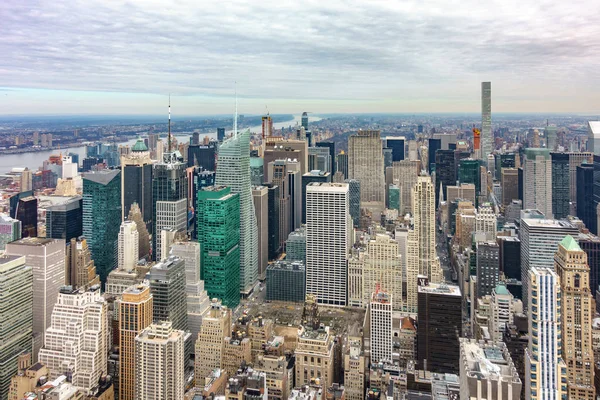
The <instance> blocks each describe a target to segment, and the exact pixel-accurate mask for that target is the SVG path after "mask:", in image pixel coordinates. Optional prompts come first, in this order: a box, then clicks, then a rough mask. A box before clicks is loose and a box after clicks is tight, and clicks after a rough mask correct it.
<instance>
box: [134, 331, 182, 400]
mask: <svg viewBox="0 0 600 400" xmlns="http://www.w3.org/2000/svg"><path fill="white" fill-rule="evenodd" d="M135 354H136V360H137V362H136V366H135V367H136V379H135V389H136V390H135V392H136V399H145V400H146V399H148V400H159V399H183V395H184V391H185V375H184V332H182V331H180V330H175V329H173V326H172V324H171V322H170V321H162V322H160V323H155V324H152V325H150V326H149V327H147V328H146V329H144V330H143V331H142V332H141V333H140V334H139V335H138V336H137V337H136V338H135Z"/></svg>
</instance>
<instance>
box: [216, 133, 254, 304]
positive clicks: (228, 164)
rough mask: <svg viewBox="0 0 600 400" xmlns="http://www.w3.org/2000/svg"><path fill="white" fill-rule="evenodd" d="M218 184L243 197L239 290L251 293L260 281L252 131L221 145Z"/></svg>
mask: <svg viewBox="0 0 600 400" xmlns="http://www.w3.org/2000/svg"><path fill="white" fill-rule="evenodd" d="M215 184H216V185H217V186H228V187H230V188H231V193H237V194H239V197H240V291H241V292H242V293H249V292H250V291H251V290H252V288H253V286H254V284H255V283H256V281H257V280H258V228H257V224H256V214H255V213H254V203H253V201H252V184H251V182H250V131H245V132H243V133H235V134H234V135H233V136H231V137H230V138H229V139H227V140H225V141H224V142H223V144H222V145H221V146H220V147H219V155H218V162H217V177H216V179H215Z"/></svg>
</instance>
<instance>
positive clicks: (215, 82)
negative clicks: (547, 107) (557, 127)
mask: <svg viewBox="0 0 600 400" xmlns="http://www.w3.org/2000/svg"><path fill="white" fill-rule="evenodd" d="M255 3H256V4H255ZM452 3H453V4H452ZM598 13H599V11H598V6H597V2H596V0H585V1H579V2H571V3H569V4H567V3H564V2H559V1H527V2H523V1H516V0H505V1H496V0H494V1H487V2H480V1H476V0H466V1H457V2H448V1H446V0H433V1H428V2H421V1H418V0H408V1H402V2H400V1H397V2H396V1H381V2H378V1H372V2H364V1H337V0H328V1H320V2H319V1H303V2H299V1H298V2H277V1H271V0H268V1H261V2H247V1H237V0H236V1H228V2H219V1H200V2H197V1H178V2H172V3H165V2H163V1H157V0H156V1H155V0H132V1H127V2H121V1H104V0H79V1H64V0H55V1H49V0H38V1H22V0H4V1H3V2H2V3H1V4H0V20H1V21H2V24H0V54H2V57H1V58H0V86H3V87H21V88H34V89H58V90H74V91H78V90H85V91H104V92H125V93H150V94H165V93H168V92H172V93H174V94H176V95H181V96H205V97H215V98H218V97H223V96H230V95H231V92H232V86H233V81H236V80H237V81H238V82H239V85H240V88H241V89H242V90H241V91H240V92H241V95H242V96H247V98H248V103H252V101H251V99H252V98H259V99H271V100H273V101H277V100H281V101H287V102H290V101H292V102H293V100H294V99H296V100H298V101H309V100H314V101H318V99H322V100H331V101H335V100H339V101H346V100H359V101H360V100H364V101H365V102H369V101H376V102H379V103H380V104H381V107H383V108H385V107H387V106H390V107H395V106H394V104H396V105H398V106H401V105H402V104H404V103H402V102H403V101H411V99H420V100H427V99H435V101H436V102H438V101H440V100H441V101H444V100H447V101H448V102H459V103H460V102H463V103H464V104H465V105H466V107H471V105H472V104H476V103H477V101H478V96H477V95H475V96H473V94H474V93H476V92H477V91H478V88H479V81H481V80H488V79H489V80H492V81H493V82H494V89H495V90H496V88H497V89H498V90H499V95H500V97H502V95H504V96H505V98H508V97H512V96H515V95H516V96H518V95H519V94H522V95H523V98H529V97H530V96H529V95H530V94H531V91H542V92H544V91H552V90H553V91H554V92H560V91H561V87H563V86H565V85H567V86H571V87H581V88H582V89H585V88H588V89H589V88H593V87H598V84H600V76H599V74H600V73H599V72H598V71H600V26H599V25H598V24H597V23H596V21H597V20H598ZM469 85H470V86H469ZM503 91H504V92H505V93H503ZM590 96H591V97H589V98H588V99H587V100H586V102H587V103H588V104H589V102H590V101H592V102H593V101H596V100H599V97H598V94H595V93H593V94H590ZM594 96H595V97H594ZM570 101H571V100H567V103H569V102H570ZM560 102H561V100H560V99H557V108H560ZM386 105H387V106H386ZM591 106H592V107H591V108H588V109H594V107H595V109H597V108H598V106H599V104H592V105H591ZM324 111H328V110H324ZM335 111H339V110H335ZM349 111H357V110H349ZM383 111H391V110H388V109H385V110H383ZM426 111H429V110H426ZM440 111H443V110H440Z"/></svg>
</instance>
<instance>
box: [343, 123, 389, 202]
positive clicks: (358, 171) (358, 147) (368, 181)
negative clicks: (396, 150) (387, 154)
mask: <svg viewBox="0 0 600 400" xmlns="http://www.w3.org/2000/svg"><path fill="white" fill-rule="evenodd" d="M348 176H349V177H350V179H356V180H358V181H359V182H360V185H361V188H360V200H361V206H362V207H363V208H368V209H371V210H372V211H379V212H381V211H383V210H384V208H385V177H384V167H383V145H382V142H381V136H380V132H379V131H358V133H357V134H356V135H352V136H350V138H349V139H348Z"/></svg>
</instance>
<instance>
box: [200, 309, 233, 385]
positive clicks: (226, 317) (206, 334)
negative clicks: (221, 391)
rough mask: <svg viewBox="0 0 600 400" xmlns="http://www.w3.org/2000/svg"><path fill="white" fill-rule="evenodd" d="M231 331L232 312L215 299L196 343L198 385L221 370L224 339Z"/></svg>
mask: <svg viewBox="0 0 600 400" xmlns="http://www.w3.org/2000/svg"><path fill="white" fill-rule="evenodd" d="M230 330H231V310H230V309H228V308H227V307H226V306H223V305H222V303H221V302H219V301H218V300H216V299H213V300H212V302H211V305H210V310H209V312H208V316H206V317H205V318H204V320H203V321H202V326H201V327H200V333H199V334H198V340H197V341H196V360H195V374H194V375H195V377H196V385H197V386H199V384H200V385H201V382H203V380H204V378H206V377H208V375H209V374H210V373H211V371H213V370H214V369H219V368H221V362H222V359H223V339H225V337H226V336H229V334H230Z"/></svg>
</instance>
